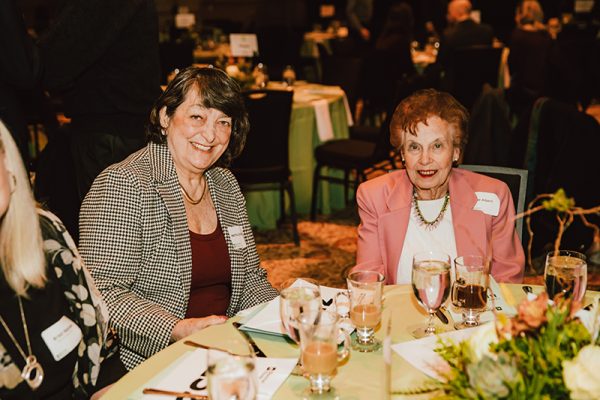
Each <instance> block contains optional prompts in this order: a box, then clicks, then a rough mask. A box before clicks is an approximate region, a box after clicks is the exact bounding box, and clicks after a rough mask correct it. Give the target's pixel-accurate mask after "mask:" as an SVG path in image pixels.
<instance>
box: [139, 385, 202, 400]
mask: <svg viewBox="0 0 600 400" xmlns="http://www.w3.org/2000/svg"><path fill="white" fill-rule="evenodd" d="M143 393H144V394H158V395H163V396H176V397H182V398H184V399H194V400H208V396H207V395H204V394H193V393H188V392H174V391H171V390H162V389H153V388H144V390H143Z"/></svg>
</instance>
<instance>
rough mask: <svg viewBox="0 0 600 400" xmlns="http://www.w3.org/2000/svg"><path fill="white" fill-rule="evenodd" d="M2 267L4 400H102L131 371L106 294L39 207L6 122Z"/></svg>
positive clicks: (0, 374)
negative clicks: (121, 352)
mask: <svg viewBox="0 0 600 400" xmlns="http://www.w3.org/2000/svg"><path fill="white" fill-rule="evenodd" d="M0 265H1V268H0V304H1V305H2V307H1V308H0V398H2V399H4V400H10V399H24V398H34V397H35V398H56V399H58V398H61V399H63V398H73V399H89V398H90V396H91V397H92V399H95V398H98V397H99V396H100V395H101V394H102V392H104V390H106V389H107V388H108V387H109V386H110V384H111V383H112V382H115V381H116V380H117V379H119V378H120V377H121V376H123V375H124V374H125V372H126V370H125V368H124V366H123V364H122V363H121V361H120V360H119V356H118V351H117V348H118V346H117V341H115V340H114V336H113V334H112V331H111V330H110V329H108V325H107V319H108V313H107V312H106V307H105V306H104V304H103V303H102V299H101V298H100V294H99V293H97V290H96V288H95V287H94V283H93V281H92V278H91V277H90V276H89V274H88V273H87V271H86V269H85V266H84V265H83V264H82V262H81V258H80V257H79V253H78V252H77V249H76V248H75V244H74V243H73V240H72V239H71V237H70V236H69V233H68V232H67V231H66V230H65V228H64V226H63V225H62V223H61V222H60V220H59V219H58V218H57V217H56V216H54V215H53V214H51V213H50V212H48V211H43V210H41V209H38V208H37V206H36V204H35V201H34V199H33V195H32V193H31V187H30V183H29V179H28V174H27V171H26V170H25V168H24V166H23V162H22V160H21V157H20V155H19V151H18V150H17V146H16V145H15V143H14V141H13V139H12V137H11V135H10V132H9V131H8V129H7V128H6V126H5V125H4V124H3V123H2V122H1V121H0ZM61 331H62V332H66V331H68V332H69V333H71V334H70V335H63V336H61V337H60V338H57V337H59V336H60V335H59V334H58V332H61ZM50 332H53V333H51V334H50ZM66 336H68V337H66Z"/></svg>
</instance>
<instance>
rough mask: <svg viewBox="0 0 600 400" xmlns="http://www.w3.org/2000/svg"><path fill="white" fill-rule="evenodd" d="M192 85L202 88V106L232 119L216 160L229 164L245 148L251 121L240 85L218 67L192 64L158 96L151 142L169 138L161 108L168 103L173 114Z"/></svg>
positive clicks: (152, 114)
mask: <svg viewBox="0 0 600 400" xmlns="http://www.w3.org/2000/svg"><path fill="white" fill-rule="evenodd" d="M192 89H195V90H197V91H198V95H199V97H200V99H201V101H202V106H204V107H206V108H215V109H217V110H219V111H221V112H223V113H224V114H225V115H227V116H228V117H230V118H231V119H232V128H231V138H230V139H229V145H228V146H227V149H226V150H225V152H224V153H223V154H222V155H221V157H220V158H219V159H218V160H217V162H216V163H215V165H216V166H219V167H228V166H229V164H230V163H231V160H233V159H234V158H235V157H237V156H239V155H240V153H241V152H242V150H243V149H244V145H245V144H246V135H247V134H248V130H249V129H250V123H249V122H248V114H247V113H246V107H245V106H244V99H243V97H242V93H241V89H240V86H239V85H238V83H237V82H236V81H235V80H233V79H232V78H231V77H229V76H228V75H227V74H226V73H225V72H224V71H222V70H219V69H217V68H212V67H210V68H198V67H188V68H186V69H184V70H183V71H181V72H179V73H178V74H177V75H176V76H175V78H174V79H173V80H172V81H171V82H170V83H169V85H168V86H167V89H166V90H165V91H164V92H163V93H162V94H161V95H160V96H159V97H158V99H156V102H155V103H154V106H153V107H152V110H151V111H150V123H149V124H148V127H147V129H146V137H147V139H148V141H150V142H154V143H159V144H163V143H165V142H166V140H167V137H166V136H165V135H163V129H164V127H163V126H162V125H161V124H160V110H161V109H163V107H165V108H166V114H167V116H168V117H169V118H170V117H172V116H173V114H175V110H177V107H179V106H180V105H181V104H182V103H183V102H184V101H185V96H187V94H188V93H189V92H190V90H192Z"/></svg>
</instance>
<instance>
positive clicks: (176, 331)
mask: <svg viewBox="0 0 600 400" xmlns="http://www.w3.org/2000/svg"><path fill="white" fill-rule="evenodd" d="M225 321H227V317H226V316H224V315H209V316H208V317H204V318H186V319H182V320H181V321H179V322H178V323H177V324H176V325H175V327H174V328H173V332H171V340H172V341H173V342H176V341H178V340H179V339H183V338H184V337H186V336H189V335H191V334H192V333H194V332H197V331H199V330H202V329H204V328H206V327H208V326H211V325H218V324H222V323H224V322H225Z"/></svg>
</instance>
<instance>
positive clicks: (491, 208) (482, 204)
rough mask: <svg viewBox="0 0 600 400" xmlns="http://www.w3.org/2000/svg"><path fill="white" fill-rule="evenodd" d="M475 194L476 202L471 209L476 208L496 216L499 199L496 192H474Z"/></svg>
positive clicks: (498, 210) (498, 208)
mask: <svg viewBox="0 0 600 400" xmlns="http://www.w3.org/2000/svg"><path fill="white" fill-rule="evenodd" d="M475 195H476V196H477V204H475V207H473V210H478V211H481V212H482V213H484V214H487V215H491V216H494V217H497V216H498V213H499V212H500V199H499V198H498V196H497V195H496V193H490V192H475Z"/></svg>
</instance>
